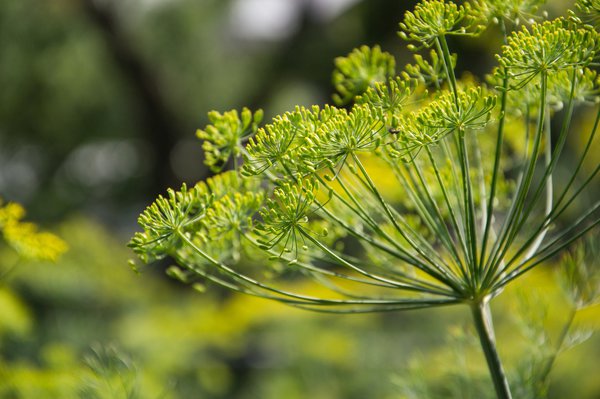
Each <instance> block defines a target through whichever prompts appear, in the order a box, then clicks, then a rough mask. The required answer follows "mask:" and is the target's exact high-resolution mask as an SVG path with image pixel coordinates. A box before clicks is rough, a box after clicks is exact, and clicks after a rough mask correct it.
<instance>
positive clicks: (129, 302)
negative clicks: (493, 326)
mask: <svg viewBox="0 0 600 399" xmlns="http://www.w3.org/2000/svg"><path fill="white" fill-rule="evenodd" d="M57 233H59V234H60V235H61V237H63V238H64V239H65V240H66V241H67V242H68V243H69V246H70V250H69V252H68V253H67V254H65V255H64V257H63V259H62V261H60V262H59V263H58V264H56V265H53V264H40V263H24V264H22V265H21V266H20V268H19V269H18V270H17V271H16V272H15V274H14V275H13V277H12V279H10V280H8V281H7V282H6V283H5V285H4V286H3V287H2V289H1V290H0V314H2V318H0V398H42V397H43V398H77V397H82V398H84V397H85V398H109V397H110V398H214V399H217V398H219V399H220V398H256V397H260V398H266V399H269V398H280V397H286V398H305V397H311V398H323V399H325V398H327V399H333V398H340V399H341V398H344V399H346V398H357V399H358V398H365V397H374V398H397V399H400V398H413V397H414V398H420V399H421V398H450V397H452V398H458V397H460V398H468V397H471V398H484V397H486V396H485V395H487V394H489V392H486V391H485V387H486V386H488V385H487V384H488V383H489V382H488V380H487V378H489V377H487V374H486V373H487V371H486V366H485V361H484V359H483V356H482V355H481V353H480V351H479V347H478V343H477V340H476V336H475V331H474V330H472V329H471V328H470V327H467V326H468V325H469V314H468V312H466V311H464V310H463V309H460V308H458V309H450V308H448V309H443V310H433V311H426V312H415V313H411V312H409V313H404V314H395V313H391V314H387V315H354V316H352V315H341V316H333V317H332V316H331V315H321V314H315V313H310V312H305V311H300V310H294V309H290V308H288V307H285V306H283V305H279V304H276V303H271V302H269V301H267V300H262V299H252V298H249V297H247V296H241V295H233V296H226V297H223V296H222V295H221V294H218V293H216V291H215V290H213V289H211V290H209V293H206V294H203V295H198V294H197V293H196V292H195V291H194V290H192V289H189V288H186V287H184V286H182V285H180V284H176V283H174V282H172V281H168V280H164V279H162V278H159V276H158V275H154V274H152V273H149V272H146V273H143V274H141V275H138V274H136V273H133V272H132V271H131V270H129V269H128V268H127V267H125V264H126V261H127V258H128V257H129V256H131V254H130V253H129V252H128V251H127V250H126V249H124V248H123V245H122V243H121V242H119V241H118V240H115V239H114V237H111V235H110V234H109V232H107V231H106V230H104V229H103V228H101V227H100V226H98V225H97V224H94V223H92V222H90V221H88V220H86V219H83V218H72V219H71V220H69V221H67V222H65V223H63V224H62V225H61V226H60V227H59V229H58V231H57ZM14 256H16V255H15V253H14V252H13V251H8V250H3V251H2V252H1V253H0V262H1V263H2V264H6V263H8V262H10V261H12V258H14ZM508 289H509V290H513V291H514V292H513V293H520V294H515V295H512V294H509V295H502V296H501V297H500V298H499V299H498V302H497V303H496V304H497V308H494V310H495V313H496V315H497V326H498V327H499V328H500V330H499V332H498V334H499V335H498V340H499V341H500V342H502V343H503V345H502V346H501V347H500V351H501V354H502V356H503V357H504V358H506V359H507V364H508V366H507V368H508V370H509V372H510V373H511V374H512V375H513V376H515V378H513V380H517V378H516V376H518V375H522V376H523V380H524V386H527V378H526V377H527V375H526V372H527V370H529V367H530V365H531V362H533V361H535V360H536V356H543V355H545V354H544V353H538V352H540V351H542V348H543V346H541V345H540V343H539V342H536V341H533V343H532V339H533V340H535V337H536V336H539V335H536V334H531V331H532V330H535V329H537V331H545V332H544V334H547V336H548V339H550V340H552V342H555V341H556V339H557V337H558V334H559V333H560V329H561V328H562V326H563V324H564V322H565V317H566V316H565V315H567V314H568V302H565V299H564V294H563V293H562V291H561V290H560V287H559V285H558V284H557V283H556V279H555V272H554V271H553V270H551V269H549V268H544V269H540V270H539V271H536V272H535V273H533V274H531V275H528V276H527V277H526V278H525V279H524V280H523V281H522V282H519V283H517V284H516V285H515V286H514V287H512V286H511V287H509V288H508ZM510 298H523V299H522V300H519V299H517V300H514V299H512V300H511V299H510ZM524 301H525V302H524ZM544 308H545V309H548V311H547V312H545V313H544V312H543V311H540V309H541V310H543V309H544ZM524 310H526V311H524ZM523 315H525V316H523ZM527 315H530V316H527ZM599 316H600V308H598V306H595V307H591V308H588V309H587V310H585V311H583V312H581V313H580V314H578V316H577V319H576V326H577V329H579V330H581V331H584V330H586V329H590V328H592V327H595V328H597V327H598V320H599V319H600V318H599ZM531 317H534V319H535V320H533V319H531ZM533 321H535V323H534V322H533ZM598 356H600V341H599V339H598V336H594V337H592V338H591V341H589V342H587V343H586V344H585V345H582V346H579V347H575V348H574V349H570V350H568V351H566V352H565V353H564V354H561V355H560V356H559V357H558V359H557V367H556V369H555V370H553V375H552V386H551V390H550V392H551V395H550V396H549V397H550V398H561V397H566V396H569V397H577V398H582V399H584V398H590V399H591V398H595V397H596V395H597V393H598V392H600V382H599V381H598V380H597V379H596V378H595V373H593V372H591V371H592V370H595V369H597V364H596V361H595V360H596V359H597V358H598ZM424 387H426V388H424ZM469 395H470V396H469ZM523 397H525V396H523Z"/></svg>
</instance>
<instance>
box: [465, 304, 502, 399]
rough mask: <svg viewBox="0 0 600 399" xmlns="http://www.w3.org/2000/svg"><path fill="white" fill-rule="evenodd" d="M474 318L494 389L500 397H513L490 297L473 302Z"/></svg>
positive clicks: (499, 398)
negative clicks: (497, 343) (504, 366)
mask: <svg viewBox="0 0 600 399" xmlns="http://www.w3.org/2000/svg"><path fill="white" fill-rule="evenodd" d="M471 312H472V313H473V320H474V322H475V327H476V329H477V334H478V335H479V342H480V343H481V348H482V349H483V353H484V355H485V360H486V361H487V365H488V368H489V370H490V375H491V377H492V381H493V383H494V389H495V391H496V396H497V397H498V399H512V395H511V393H510V388H509V386H508V380H507V379H506V374H505V373H504V368H503V367H502V362H501V361H500V356H498V351H497V350H496V338H495V337H494V328H493V326H492V313H491V311H490V306H489V299H488V298H484V299H482V300H479V301H476V302H473V303H472V304H471Z"/></svg>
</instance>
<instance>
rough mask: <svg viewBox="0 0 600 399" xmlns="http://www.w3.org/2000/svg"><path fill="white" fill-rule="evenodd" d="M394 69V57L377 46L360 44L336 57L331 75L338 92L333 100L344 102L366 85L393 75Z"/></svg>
mask: <svg viewBox="0 0 600 399" xmlns="http://www.w3.org/2000/svg"><path fill="white" fill-rule="evenodd" d="M395 69H396V60H395V59H394V57H393V56H392V55H391V54H389V53H386V52H384V51H381V48H379V46H375V47H372V48H371V47H368V46H362V47H360V48H357V49H355V50H354V51H352V52H351V53H350V54H348V56H346V57H338V58H336V59H335V69H334V71H333V76H332V80H333V85H334V86H335V88H336V90H337V91H338V94H335V95H334V96H333V100H334V101H335V103H336V104H338V105H342V104H346V103H348V102H350V101H352V100H353V99H354V97H356V96H357V95H360V94H362V93H363V92H364V91H365V90H366V89H367V88H368V87H370V86H373V85H374V84H375V83H377V82H383V81H385V80H387V79H388V78H390V77H392V76H394V74H395Z"/></svg>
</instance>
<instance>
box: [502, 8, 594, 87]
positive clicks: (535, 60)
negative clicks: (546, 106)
mask: <svg viewBox="0 0 600 399" xmlns="http://www.w3.org/2000/svg"><path fill="white" fill-rule="evenodd" d="M597 46H598V33H597V32H594V30H593V29H591V27H576V26H575V25H574V24H573V22H572V21H569V20H565V19H563V18H559V19H556V20H554V21H545V22H543V23H541V24H533V25H532V26H531V27H529V28H527V27H526V26H524V27H523V28H522V29H521V30H520V31H518V32H514V33H513V34H512V35H511V36H509V37H508V43H507V44H506V45H505V46H503V47H502V54H501V55H499V56H497V58H498V62H499V63H500V66H501V68H499V69H497V70H496V73H498V74H506V76H508V77H509V78H510V80H511V82H512V87H515V88H518V87H521V86H523V85H524V84H527V83H529V82H530V81H531V80H532V79H533V78H535V77H536V76H537V75H539V74H540V73H542V72H544V73H545V74H548V73H550V72H557V71H561V70H563V69H567V68H573V67H577V68H581V67H585V66H587V65H588V64H590V63H591V62H592V60H593V59H594V56H595V54H596V50H597Z"/></svg>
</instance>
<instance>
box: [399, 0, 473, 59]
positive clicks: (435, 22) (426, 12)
mask: <svg viewBox="0 0 600 399" xmlns="http://www.w3.org/2000/svg"><path fill="white" fill-rule="evenodd" d="M400 29H402V31H401V32H400V37H402V38H403V39H405V40H412V41H416V42H419V43H421V44H422V45H423V46H426V47H431V46H432V45H433V44H434V42H435V39H437V38H439V37H441V36H445V35H463V36H464V35H468V36H474V35H477V34H479V33H480V32H481V31H482V30H483V29H484V27H483V26H482V25H481V23H480V20H479V15H477V13H476V12H475V10H473V8H472V7H471V6H470V5H469V3H465V4H464V5H460V6H457V5H456V3H454V2H451V1H444V0H424V1H422V2H420V3H419V4H417V5H416V7H415V10H414V11H407V12H406V14H404V22H401V23H400Z"/></svg>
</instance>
